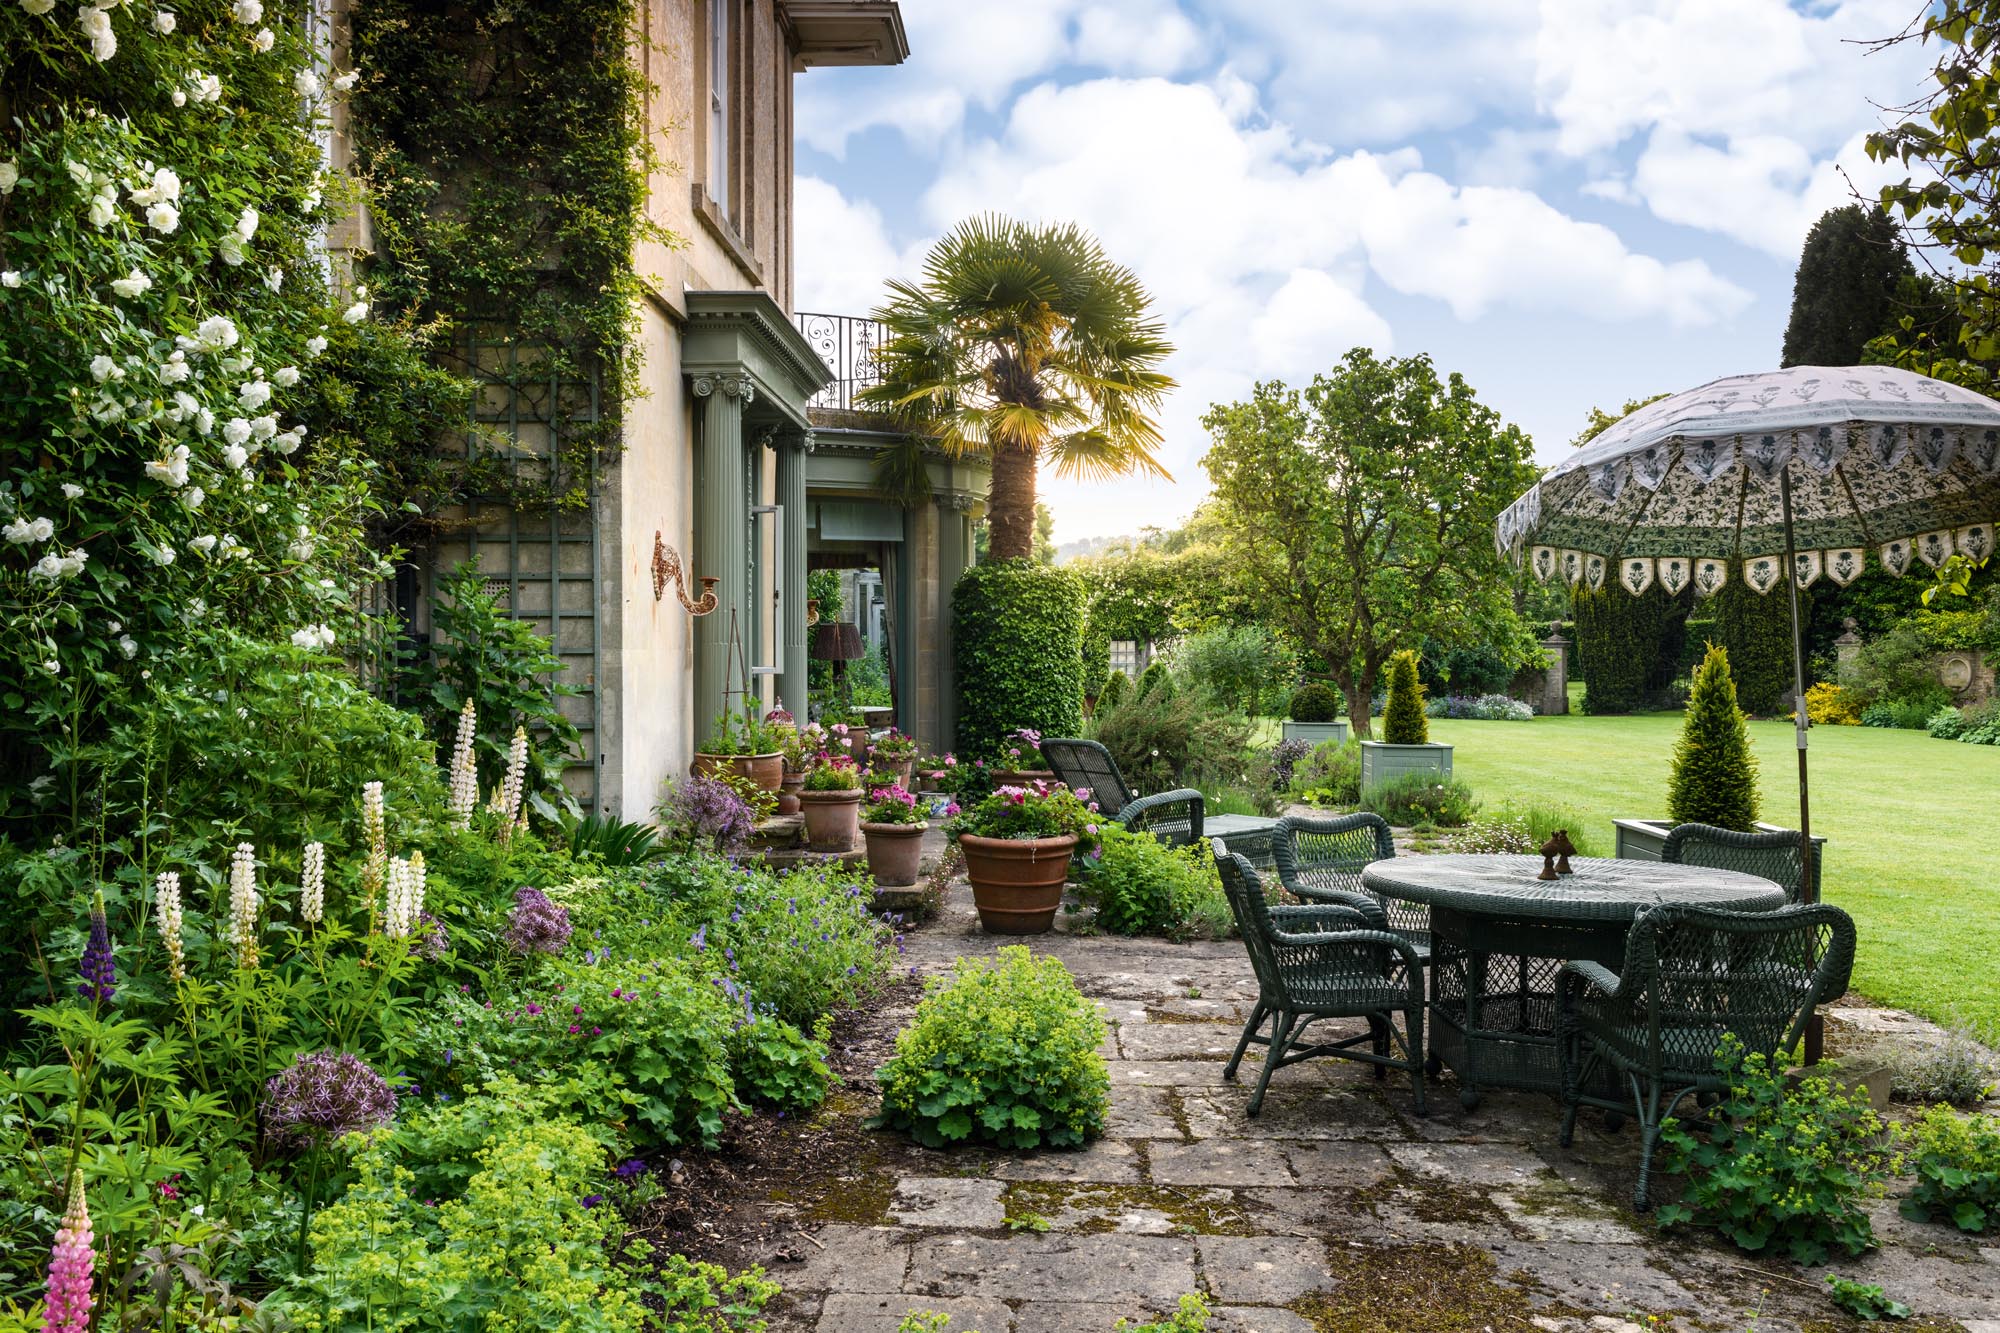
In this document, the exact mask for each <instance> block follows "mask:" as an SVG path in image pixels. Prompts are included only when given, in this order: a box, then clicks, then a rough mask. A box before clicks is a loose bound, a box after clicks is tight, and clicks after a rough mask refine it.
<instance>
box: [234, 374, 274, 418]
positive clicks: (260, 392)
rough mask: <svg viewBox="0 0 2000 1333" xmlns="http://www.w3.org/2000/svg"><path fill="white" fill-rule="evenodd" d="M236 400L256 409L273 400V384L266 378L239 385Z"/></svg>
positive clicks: (252, 409) (251, 408) (253, 409)
mask: <svg viewBox="0 0 2000 1333" xmlns="http://www.w3.org/2000/svg"><path fill="white" fill-rule="evenodd" d="M236 401H237V402H239V403H241V404H243V406H244V407H246V408H248V409H250V410H251V411H255V410H256V409H258V408H260V407H262V406H263V405H264V404H266V403H268V402H270V401H271V386H270V384H268V383H267V382H265V381H264V380H250V381H247V382H246V383H244V384H241V385H239V386H238V387H237V390H236Z"/></svg>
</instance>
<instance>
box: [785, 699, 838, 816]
mask: <svg viewBox="0 0 2000 1333" xmlns="http://www.w3.org/2000/svg"><path fill="white" fill-rule="evenodd" d="M826 739H827V738H826V728H825V727H822V726H821V725H820V724H819V723H817V722H808V723H806V724H805V725H804V726H803V727H794V728H793V729H792V733H791V734H790V735H789V736H787V737H785V770H784V774H783V776H781V777H780V778H779V780H778V784H779V786H778V813H779V814H781V815H795V814H797V813H798V812H799V792H800V790H801V789H802V788H804V786H805V785H806V770H808V769H809V768H811V767H812V766H813V762H814V761H815V760H816V759H818V758H819V755H820V752H821V751H823V750H825V749H826Z"/></svg>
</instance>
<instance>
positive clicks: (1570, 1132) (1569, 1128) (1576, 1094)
mask: <svg viewBox="0 0 2000 1333" xmlns="http://www.w3.org/2000/svg"><path fill="white" fill-rule="evenodd" d="M1597 1063H1598V1057H1597V1052H1595V1051H1592V1052H1591V1053H1590V1054H1589V1055H1587V1056H1584V1057H1583V1058H1582V1059H1581V1060H1579V1059H1577V1058H1576V1056H1575V1055H1574V1054H1573V1053H1569V1052H1568V1051H1567V1050H1566V1049H1565V1053H1564V1057H1563V1071H1562V1085H1563V1094H1562V1097H1563V1119H1562V1132H1561V1133H1560V1134H1559V1135H1558V1136H1557V1138H1556V1142H1557V1143H1559V1144H1561V1145H1562V1146H1563V1147H1565V1148H1567V1147H1569V1146H1570V1145H1571V1144H1572V1143H1574V1142H1575V1141H1576V1113H1577V1111H1578V1110H1580V1109H1581V1108H1582V1105H1583V1084H1584V1080H1585V1079H1587V1078H1589V1077H1590V1075H1591V1074H1592V1073H1594V1072H1596V1069H1597Z"/></svg>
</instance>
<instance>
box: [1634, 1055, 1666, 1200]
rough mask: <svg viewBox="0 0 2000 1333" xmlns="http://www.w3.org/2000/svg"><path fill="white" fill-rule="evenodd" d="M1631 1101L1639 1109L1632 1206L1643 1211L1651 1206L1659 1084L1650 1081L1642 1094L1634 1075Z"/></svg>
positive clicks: (1658, 1138)
mask: <svg viewBox="0 0 2000 1333" xmlns="http://www.w3.org/2000/svg"><path fill="white" fill-rule="evenodd" d="M1632 1101H1633V1104H1634V1105H1635V1106H1636V1107H1637V1108H1638V1111H1639V1186H1638V1188H1637V1189H1635V1190H1634V1191H1633V1192H1632V1206H1633V1207H1634V1208H1636V1209H1637V1210H1638V1211H1640V1212H1642V1213H1644V1212H1648V1211H1650V1210H1651V1209H1652V1206H1653V1205H1652V1201H1651V1200H1650V1199H1648V1198H1647V1194H1648V1193H1649V1190H1650V1186H1651V1184H1652V1178H1653V1148H1654V1145H1656V1144H1657V1143H1658V1142H1659V1141H1660V1085H1659V1084H1658V1083H1657V1082H1654V1083H1652V1084H1651V1085H1650V1086H1649V1087H1647V1088H1646V1090H1645V1094H1644V1095H1643V1096H1642V1095H1641V1094H1640V1091H1639V1080H1638V1078H1637V1076H1634V1077H1633V1079H1632Z"/></svg>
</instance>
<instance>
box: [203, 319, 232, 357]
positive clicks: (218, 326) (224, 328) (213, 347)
mask: <svg viewBox="0 0 2000 1333" xmlns="http://www.w3.org/2000/svg"><path fill="white" fill-rule="evenodd" d="M194 336H195V340H196V342H198V343H199V344H200V345H201V346H202V347H203V348H205V349H206V350H208V351H211V352H219V351H221V350H222V349H223V348H225V347H234V346H236V341H237V339H238V337H240V336H241V335H239V334H238V333H237V332H236V325H235V323H234V321H232V320H231V319H229V317H228V316H226V315H210V316H209V317H208V318H207V319H204V320H203V321H202V322H201V323H199V324H197V325H196V326H195V330H194Z"/></svg>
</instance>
